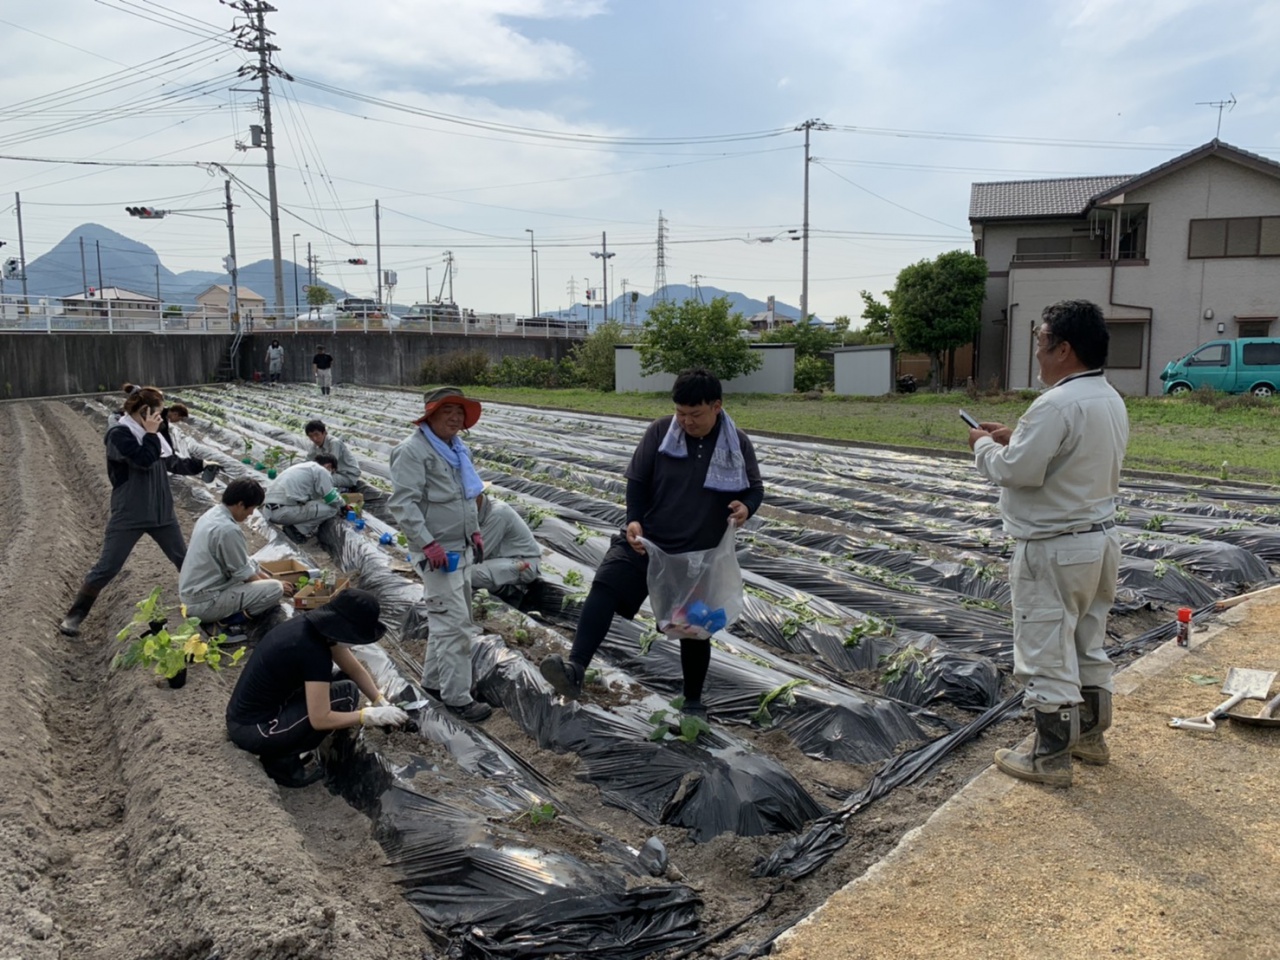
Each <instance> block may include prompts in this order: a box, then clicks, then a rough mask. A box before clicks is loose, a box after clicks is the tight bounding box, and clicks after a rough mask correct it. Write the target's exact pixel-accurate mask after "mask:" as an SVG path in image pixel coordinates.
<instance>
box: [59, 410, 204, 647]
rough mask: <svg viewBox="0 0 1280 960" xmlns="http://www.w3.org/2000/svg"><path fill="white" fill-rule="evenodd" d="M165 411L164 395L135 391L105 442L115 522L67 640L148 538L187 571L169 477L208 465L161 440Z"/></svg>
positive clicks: (67, 625) (65, 624)
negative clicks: (131, 554)
mask: <svg viewBox="0 0 1280 960" xmlns="http://www.w3.org/2000/svg"><path fill="white" fill-rule="evenodd" d="M163 406H164V396H163V394H161V393H160V391H159V390H157V389H156V388H155V387H140V388H138V389H136V390H134V391H133V392H132V393H130V394H129V396H128V398H127V399H126V400H125V402H124V410H123V411H122V414H123V415H122V416H121V417H120V420H119V422H118V423H116V425H115V426H113V427H112V428H111V429H110V430H108V431H107V435H106V437H105V438H104V441H103V442H104V443H105V444H106V447H107V477H108V479H110V481H111V517H110V519H108V520H107V532H106V537H105V538H104V540H103V543H102V554H101V555H100V556H99V557H98V562H97V563H96V564H94V567H93V569H92V570H90V571H89V572H88V574H86V575H85V578H84V583H82V584H81V585H80V592H79V593H77V594H76V599H75V602H74V603H72V605H71V609H70V610H69V611H67V615H66V616H65V617H64V618H63V620H62V623H61V624H60V625H59V627H58V629H59V630H61V631H62V632H63V633H64V634H66V635H67V636H68V637H75V636H79V634H80V624H81V623H82V622H83V621H84V618H85V617H86V616H88V615H89V610H90V608H91V607H92V606H93V602H94V601H95V600H97V599H98V594H99V593H101V592H102V589H103V588H104V587H105V586H106V585H107V584H108V583H110V582H111V581H112V580H113V579H114V578H115V575H116V574H117V573H119V572H120V568H121V567H123V566H124V562H125V560H127V559H129V554H130V553H131V552H133V546H134V544H136V543H137V542H138V540H139V539H141V537H142V535H143V534H144V533H145V534H149V535H150V537H151V539H152V540H154V541H155V542H156V543H157V544H159V545H160V549H161V550H163V551H164V555H165V556H166V557H168V558H169V559H170V560H171V561H172V562H173V565H174V566H175V567H177V568H178V569H179V570H181V569H182V561H183V559H184V558H185V557H186V555H187V545H186V542H185V541H184V540H183V539H182V528H181V527H179V526H178V518H177V516H176V515H175V514H174V512H173V494H172V493H170V492H169V478H168V476H167V474H169V473H175V474H181V475H188V476H189V475H191V474H196V473H199V472H200V471H201V470H202V469H203V468H204V461H203V460H200V459H198V458H195V457H179V456H177V455H176V454H175V453H174V451H173V448H172V447H170V446H169V442H168V441H167V440H165V439H164V437H163V436H161V435H160V432H159V431H160V423H161V420H162V418H163V414H162V413H161V408H162V407H163Z"/></svg>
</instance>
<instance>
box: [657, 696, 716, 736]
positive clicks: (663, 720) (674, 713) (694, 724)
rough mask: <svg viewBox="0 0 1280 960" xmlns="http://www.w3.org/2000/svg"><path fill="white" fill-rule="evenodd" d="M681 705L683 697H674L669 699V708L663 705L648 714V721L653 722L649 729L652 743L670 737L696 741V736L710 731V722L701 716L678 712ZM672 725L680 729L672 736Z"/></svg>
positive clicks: (682, 704)
mask: <svg viewBox="0 0 1280 960" xmlns="http://www.w3.org/2000/svg"><path fill="white" fill-rule="evenodd" d="M683 706H684V697H676V698H675V699H674V700H672V701H671V709H670V710H668V709H667V708H665V707H664V708H663V709H661V710H655V711H654V712H653V713H652V714H650V715H649V722H650V723H652V724H653V729H652V730H650V731H649V739H650V740H652V741H653V742H654V743H661V742H662V741H663V740H670V739H675V740H681V741H683V742H684V743H697V742H698V737H700V736H702V734H704V733H709V732H710V730H711V724H709V723H707V721H705V720H703V719H702V718H701V717H688V716H685V715H684V714H682V713H681V712H680V709H681V708H682V707H683ZM673 725H674V726H675V728H676V729H678V730H679V731H680V732H679V733H677V734H675V735H674V737H673V736H672V733H671V730H672V727H673Z"/></svg>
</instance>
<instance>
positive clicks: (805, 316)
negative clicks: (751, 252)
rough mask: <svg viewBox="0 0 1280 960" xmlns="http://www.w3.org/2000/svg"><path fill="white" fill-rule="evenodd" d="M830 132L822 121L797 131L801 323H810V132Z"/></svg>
mask: <svg viewBox="0 0 1280 960" xmlns="http://www.w3.org/2000/svg"><path fill="white" fill-rule="evenodd" d="M815 128H816V129H818V130H830V129H831V125H830V124H828V123H823V122H822V121H821V120H806V121H805V122H804V123H802V124H800V126H798V127H796V129H797V130H803V131H804V226H803V230H804V233H803V239H804V244H803V250H802V251H801V254H800V260H801V263H800V322H801V323H808V322H809V131H810V130H813V129H815Z"/></svg>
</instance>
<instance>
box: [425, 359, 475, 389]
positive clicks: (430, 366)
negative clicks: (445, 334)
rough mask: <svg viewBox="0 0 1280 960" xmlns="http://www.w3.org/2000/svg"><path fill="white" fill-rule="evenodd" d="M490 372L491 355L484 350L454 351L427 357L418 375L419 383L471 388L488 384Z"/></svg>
mask: <svg viewBox="0 0 1280 960" xmlns="http://www.w3.org/2000/svg"><path fill="white" fill-rule="evenodd" d="M488 372H489V355H488V354H487V353H485V352H484V351H483V350H454V351H452V352H450V353H442V354H439V355H437V356H433V357H427V359H426V360H424V361H423V363H422V369H421V370H420V371H419V373H418V382H419V383H421V384H424V385H425V384H432V383H439V384H444V385H446V386H451V387H469V386H474V385H475V384H479V383H485V382H487V381H486V378H487V375H488Z"/></svg>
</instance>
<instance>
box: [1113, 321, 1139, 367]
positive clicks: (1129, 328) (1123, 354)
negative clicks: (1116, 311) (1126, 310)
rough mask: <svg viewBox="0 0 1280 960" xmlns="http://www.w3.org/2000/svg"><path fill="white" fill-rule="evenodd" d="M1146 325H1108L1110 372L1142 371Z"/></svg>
mask: <svg viewBox="0 0 1280 960" xmlns="http://www.w3.org/2000/svg"><path fill="white" fill-rule="evenodd" d="M1146 329H1147V325H1146V324H1145V323H1108V324H1107V332H1108V333H1109V334H1111V345H1110V347H1109V348H1108V349H1107V368H1108V369H1110V370H1141V369H1142V345H1143V343H1144V342H1145V340H1144V338H1145V336H1146Z"/></svg>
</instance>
